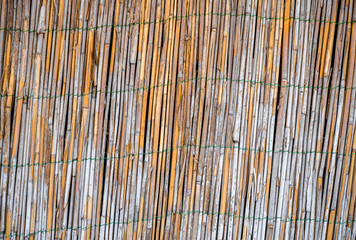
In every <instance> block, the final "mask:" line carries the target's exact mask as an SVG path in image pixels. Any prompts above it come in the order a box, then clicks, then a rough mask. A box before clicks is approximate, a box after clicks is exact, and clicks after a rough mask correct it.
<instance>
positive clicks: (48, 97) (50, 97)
mask: <svg viewBox="0 0 356 240" xmlns="http://www.w3.org/2000/svg"><path fill="white" fill-rule="evenodd" d="M204 79H207V81H219V80H226V81H231V82H244V83H252V84H261V85H263V86H278V87H281V88H297V89H328V90H334V89H338V88H339V89H344V90H346V91H348V90H353V89H356V87H349V88H347V87H344V86H339V85H338V86H335V87H323V86H308V85H306V86H298V85H295V84H288V85H281V84H279V83H266V82H261V81H254V80H245V79H231V78H206V77H200V78H191V79H187V80H183V81H180V82H174V83H164V84H158V85H154V86H149V87H140V88H134V89H126V90H118V91H100V90H93V91H90V92H88V93H81V94H75V93H65V94H60V95H55V96H39V97H35V96H33V95H29V96H24V97H18V98H16V99H15V100H16V101H19V100H24V99H53V98H59V97H65V96H74V97H83V96H87V95H91V94H93V93H94V94H95V93H102V94H116V93H125V92H136V91H141V90H143V91H144V90H149V89H154V88H159V87H166V86H171V85H179V84H182V83H186V82H191V81H198V80H204ZM0 96H1V97H15V95H14V94H7V95H0Z"/></svg>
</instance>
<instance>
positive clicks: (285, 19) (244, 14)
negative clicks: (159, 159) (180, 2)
mask: <svg viewBox="0 0 356 240" xmlns="http://www.w3.org/2000/svg"><path fill="white" fill-rule="evenodd" d="M208 15H212V16H222V17H224V16H231V17H233V16H236V17H240V16H245V17H254V18H257V19H258V18H260V19H265V20H284V21H287V20H295V21H300V22H321V23H330V24H337V25H340V24H349V23H354V22H355V21H351V22H348V21H344V22H336V21H335V22H334V21H325V20H321V19H303V18H297V17H289V18H284V17H265V16H257V15H254V14H248V13H241V14H235V13H213V12H208V13H192V14H189V15H182V16H171V17H169V18H167V19H163V20H159V21H148V22H137V23H130V24H119V25H114V24H112V25H100V26H96V27H87V28H61V29H55V28H52V29H45V31H46V32H61V31H86V30H96V29H99V28H104V27H114V28H116V27H131V26H135V25H146V24H156V23H162V22H166V21H169V20H172V19H180V18H189V17H193V16H195V17H200V16H208ZM4 30H5V31H12V32H23V33H25V32H29V33H37V32H38V30H37V29H34V30H29V29H27V30H22V29H19V28H6V27H4V28H0V31H4ZM41 32H42V31H41Z"/></svg>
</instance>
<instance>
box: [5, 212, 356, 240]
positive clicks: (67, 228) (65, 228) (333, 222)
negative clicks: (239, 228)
mask: <svg viewBox="0 0 356 240" xmlns="http://www.w3.org/2000/svg"><path fill="white" fill-rule="evenodd" d="M195 213H201V214H203V215H208V216H209V215H225V216H228V217H233V218H240V219H244V220H248V219H252V220H276V219H280V220H281V221H282V222H296V221H300V222H304V221H310V222H323V223H328V224H340V225H341V224H347V223H353V222H356V219H354V220H349V221H339V222H338V221H329V220H324V219H314V218H294V219H282V217H271V218H269V217H249V216H248V217H245V216H242V215H233V214H229V213H226V212H223V213H220V212H210V213H209V212H203V211H189V212H186V213H185V212H184V211H178V212H172V213H168V214H165V215H162V216H155V217H153V218H148V219H138V220H131V221H124V222H109V223H103V224H93V225H90V226H86V227H81V226H78V227H62V228H53V229H49V230H39V231H36V232H33V233H29V234H27V235H25V233H21V234H16V233H12V234H9V235H7V236H6V237H5V238H8V237H10V238H11V237H21V236H24V237H25V238H28V237H30V236H34V235H36V234H38V233H48V232H56V231H60V230H87V229H91V228H96V227H103V226H109V225H117V224H118V225H128V224H131V223H136V222H148V221H153V220H155V219H162V218H165V217H168V216H171V215H177V214H183V216H187V215H189V214H195Z"/></svg>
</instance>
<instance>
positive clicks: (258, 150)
mask: <svg viewBox="0 0 356 240" xmlns="http://www.w3.org/2000/svg"><path fill="white" fill-rule="evenodd" d="M187 147H198V148H200V149H205V148H220V149H239V150H244V151H251V152H265V153H290V154H313V153H321V154H339V155H341V156H344V157H350V156H353V155H356V152H355V153H352V154H344V153H338V152H322V151H308V152H292V151H288V150H278V151H275V150H263V149H261V150H260V149H252V148H245V147H240V146H218V145H208V146H201V145H195V144H187V145H183V146H178V147H176V148H168V149H163V150H160V151H152V152H147V153H145V152H141V153H132V154H127V155H124V156H120V157H102V158H83V159H73V160H67V161H64V160H62V161H53V162H46V163H27V164H20V165H17V164H15V165H10V164H4V163H0V166H2V167H6V168H13V167H32V166H46V165H50V164H56V163H72V162H83V161H101V160H115V159H122V158H127V157H135V156H139V155H149V154H154V153H163V152H169V151H175V150H178V149H183V148H187Z"/></svg>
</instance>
